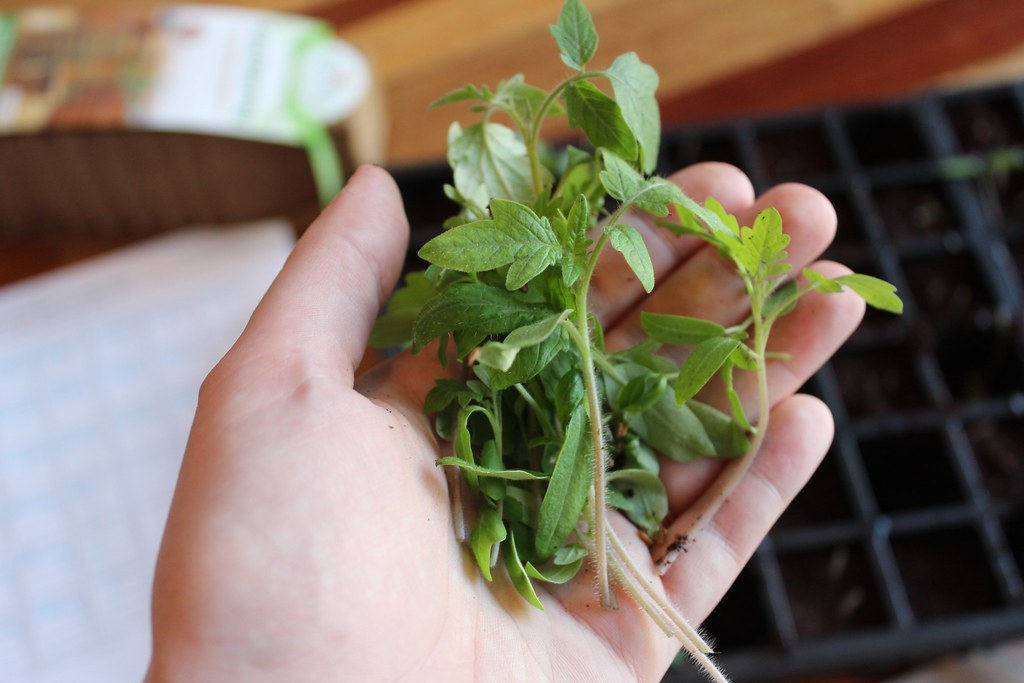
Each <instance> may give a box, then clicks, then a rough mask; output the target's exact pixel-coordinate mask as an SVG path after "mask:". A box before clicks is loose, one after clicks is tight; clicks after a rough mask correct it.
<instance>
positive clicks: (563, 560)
mask: <svg viewBox="0 0 1024 683" xmlns="http://www.w3.org/2000/svg"><path fill="white" fill-rule="evenodd" d="M586 556H587V549H586V548H584V547H583V546H579V545H563V546H562V547H561V548H559V549H558V550H556V551H555V557H554V563H555V564H573V563H575V562H576V561H577V560H582V559H583V558H584V557H586Z"/></svg>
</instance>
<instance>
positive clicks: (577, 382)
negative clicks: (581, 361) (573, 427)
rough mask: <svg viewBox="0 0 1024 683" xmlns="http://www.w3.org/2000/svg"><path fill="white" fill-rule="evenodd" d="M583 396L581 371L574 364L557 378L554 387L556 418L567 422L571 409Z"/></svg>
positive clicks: (573, 409) (579, 403) (580, 402)
mask: <svg viewBox="0 0 1024 683" xmlns="http://www.w3.org/2000/svg"><path fill="white" fill-rule="evenodd" d="M584 396H585V388H584V384H583V373H582V371H581V370H580V369H579V368H578V367H575V366H574V367H573V368H572V369H570V370H569V371H568V372H566V373H564V374H563V375H562V376H561V377H560V378H559V380H558V384H557V386H556V388H555V415H556V416H557V417H558V420H559V421H560V422H562V423H567V422H568V421H569V420H570V419H571V418H572V414H573V411H575V410H576V409H577V408H578V407H579V406H580V405H581V404H582V402H583V399H584Z"/></svg>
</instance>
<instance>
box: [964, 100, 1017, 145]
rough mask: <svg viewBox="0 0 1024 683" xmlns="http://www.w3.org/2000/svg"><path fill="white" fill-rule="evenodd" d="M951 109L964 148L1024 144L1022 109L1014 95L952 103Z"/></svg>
mask: <svg viewBox="0 0 1024 683" xmlns="http://www.w3.org/2000/svg"><path fill="white" fill-rule="evenodd" d="M947 111H948V113H949V122H950V123H951V124H952V126H953V130H954V131H955V132H956V137H957V141H958V142H959V143H960V148H961V149H962V150H963V151H965V152H984V151H988V150H992V149H996V148H999V147H1005V146H1008V145H1014V144H1021V143H1024V123H1022V122H1021V112H1020V111H1019V109H1018V107H1017V104H1016V103H1015V102H1014V101H1013V98H1012V97H1010V96H1000V97H993V98H988V99H968V100H964V101H960V102H956V101H954V102H951V103H950V104H949V105H948V107H947Z"/></svg>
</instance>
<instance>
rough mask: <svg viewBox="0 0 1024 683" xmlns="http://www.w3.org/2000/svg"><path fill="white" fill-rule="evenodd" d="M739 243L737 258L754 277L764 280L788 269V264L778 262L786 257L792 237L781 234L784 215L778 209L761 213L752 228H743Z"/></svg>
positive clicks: (770, 208)
mask: <svg viewBox="0 0 1024 683" xmlns="http://www.w3.org/2000/svg"><path fill="white" fill-rule="evenodd" d="M740 242H741V243H742V248H741V249H739V250H737V253H736V254H735V256H736V258H737V260H738V262H739V263H740V265H741V266H742V267H743V268H744V269H745V270H746V272H747V273H749V274H750V275H751V276H752V277H755V278H759V279H764V278H768V277H773V276H776V275H781V274H782V273H785V272H786V271H788V270H789V268H790V266H789V264H785V263H779V261H781V260H782V259H784V258H786V246H787V245H788V244H789V235H787V234H786V233H784V232H783V231H782V215H781V214H779V211H778V209H776V208H775V207H771V206H770V207H768V208H767V209H765V210H763V211H762V212H761V213H759V214H758V215H757V218H756V219H755V220H754V225H753V226H751V227H749V228H746V227H745V228H740Z"/></svg>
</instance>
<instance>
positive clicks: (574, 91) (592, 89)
mask: <svg viewBox="0 0 1024 683" xmlns="http://www.w3.org/2000/svg"><path fill="white" fill-rule="evenodd" d="M565 108H566V111H567V112H568V113H569V126H570V127H572V128H582V129H583V132H584V133H585V134H586V136H587V139H589V140H590V143H591V144H592V145H593V146H594V147H604V148H606V149H609V150H611V151H612V152H614V153H615V154H617V155H619V156H621V157H622V158H624V159H635V158H636V156H637V151H638V150H637V144H636V138H635V137H633V131H631V130H630V129H629V126H628V125H627V124H626V120H625V119H624V118H622V110H621V109H620V108H619V105H618V104H617V103H616V102H615V100H613V99H612V98H610V97H608V96H607V95H605V94H604V93H603V92H601V90H600V89H599V88H598V87H597V86H596V85H594V84H593V83H590V82H589V81H577V82H576V83H573V84H572V85H571V86H569V87H568V88H567V89H566V92H565Z"/></svg>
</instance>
